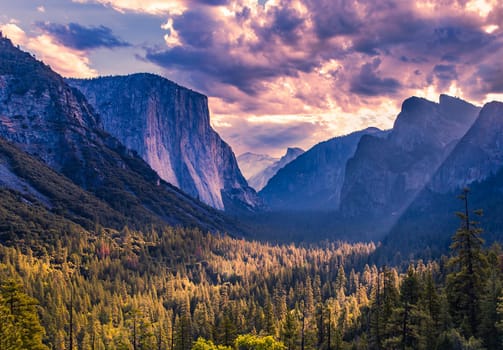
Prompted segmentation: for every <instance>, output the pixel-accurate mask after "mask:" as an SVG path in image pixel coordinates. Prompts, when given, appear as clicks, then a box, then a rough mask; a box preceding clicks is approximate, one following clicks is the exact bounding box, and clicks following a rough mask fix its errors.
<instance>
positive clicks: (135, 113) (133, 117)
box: [68, 74, 259, 211]
mask: <svg viewBox="0 0 503 350" xmlns="http://www.w3.org/2000/svg"><path fill="white" fill-rule="evenodd" d="M68 83H69V84H70V85H71V86H73V87H75V88H78V89H79V90H80V91H81V92H82V93H83V94H84V95H85V97H86V98H87V100H88V101H89V103H90V104H91V105H92V106H93V107H94V108H95V109H96V111H97V112H98V113H99V115H100V117H101V121H102V123H103V127H104V129H105V130H106V131H107V132H109V133H110V134H111V135H113V136H114V137H116V138H117V139H118V140H119V141H120V142H122V143H123V144H124V145H125V146H126V147H127V148H129V149H132V150H134V151H136V152H137V153H138V154H139V155H140V156H141V157H142V158H143V159H144V160H145V161H146V162H147V163H148V164H149V165H150V166H151V167H152V168H153V169H154V170H155V171H156V172H157V173H158V174H159V176H160V177H161V178H163V179H164V180H166V181H167V182H169V183H171V184H173V185H174V186H176V187H178V188H180V189H181V190H183V191H184V192H186V193H188V194H189V195H191V196H193V197H194V198H198V199H200V200H201V201H203V202H204V203H206V204H208V205H211V206H212V207H214V208H217V209H221V210H223V209H225V210H227V211H233V210H235V209H238V208H239V209H252V210H253V209H255V208H256V207H258V203H259V202H258V197H257V195H256V193H255V191H254V190H253V189H252V188H250V187H249V186H248V184H247V182H246V180H245V179H244V177H243V176H242V174H241V171H240V170H239V167H238V164H237V161H236V159H235V156H234V153H233V152H232V149H231V148H230V147H229V145H228V144H227V143H225V142H224V141H223V140H222V139H221V138H220V136H219V135H218V134H217V133H216V132H215V131H214V130H213V129H212V127H211V125H210V116H209V110H208V99H207V97H206V96H204V95H202V94H199V93H197V92H194V91H192V90H189V89H187V88H184V87H181V86H179V85H177V84H175V83H173V82H171V81H169V80H167V79H164V78H162V77H159V76H156V75H152V74H133V75H129V76H114V77H103V78H96V79H90V80H76V79H70V80H68Z"/></svg>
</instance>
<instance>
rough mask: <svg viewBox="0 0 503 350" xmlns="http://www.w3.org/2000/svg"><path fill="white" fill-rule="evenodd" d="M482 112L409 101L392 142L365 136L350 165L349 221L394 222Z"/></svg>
mask: <svg viewBox="0 0 503 350" xmlns="http://www.w3.org/2000/svg"><path fill="white" fill-rule="evenodd" d="M479 111H480V108H478V107H475V106H473V105H471V104H469V103H467V102H465V101H462V100H460V99H457V98H453V97H449V96H446V95H441V96H440V101H439V103H435V102H431V101H428V100H425V99H422V98H417V97H411V98H409V99H407V100H405V101H404V103H403V105H402V110H401V112H400V114H399V115H398V118H397V120H396V121H395V125H394V127H393V129H392V131H391V132H390V134H389V135H388V137H386V138H376V137H373V136H364V137H363V138H362V140H361V141H360V143H359V145H358V148H357V150H356V152H355V155H354V157H353V158H352V159H351V160H350V161H349V162H348V165H347V169H346V176H345V181H344V185H343V187H342V194H341V213H342V214H343V215H344V216H346V217H365V218H372V217H379V218H386V219H387V220H388V219H389V220H390V221H392V220H393V217H395V216H399V215H400V213H401V212H402V211H403V210H404V209H405V208H406V207H407V206H408V205H409V204H410V202H411V201H412V200H413V199H414V198H415V196H416V195H417V193H418V192H419V191H420V190H422V189H423V188H424V187H425V185H426V184H427V183H428V182H429V181H430V179H431V178H432V176H433V174H434V173H435V172H436V171H437V169H438V168H439V167H440V166H441V164H442V163H443V162H444V160H445V159H446V157H447V156H448V155H449V154H450V153H451V151H452V150H453V149H454V147H456V145H457V144H458V142H459V140H460V139H461V138H462V137H463V136H464V135H465V133H466V132H467V131H468V129H469V128H470V127H471V126H472V124H473V123H474V121H475V119H476V118H477V115H478V113H479Z"/></svg>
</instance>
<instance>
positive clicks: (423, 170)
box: [0, 37, 503, 261]
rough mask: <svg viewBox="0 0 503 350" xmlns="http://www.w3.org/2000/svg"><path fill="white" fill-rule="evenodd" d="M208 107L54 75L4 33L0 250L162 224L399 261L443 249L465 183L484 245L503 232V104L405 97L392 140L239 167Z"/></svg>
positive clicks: (168, 88)
mask: <svg viewBox="0 0 503 350" xmlns="http://www.w3.org/2000/svg"><path fill="white" fill-rule="evenodd" d="M207 103H208V101H207V98H206V97H205V96H204V95H201V94H199V93H197V92H194V91H191V90H189V89H187V88H184V87H181V86H179V85H177V84H175V83H173V82H171V81H169V80H167V79H165V78H162V77H159V76H155V75H151V74H133V75H129V76H117V77H103V78H96V79H89V80H78V79H63V78H62V77H61V76H59V75H58V74H57V73H55V72H54V71H52V70H51V69H50V67H48V66H46V65H45V64H44V63H42V62H40V61H37V60H36V59H35V58H34V57H33V56H32V55H30V54H29V53H26V52H23V51H21V50H20V49H18V48H16V47H14V46H13V45H12V43H11V42H10V40H8V39H6V38H3V37H2V38H0V192H1V195H2V196H1V200H0V219H1V223H2V224H1V225H0V240H2V241H7V240H11V241H12V240H15V239H18V238H19V237H24V235H25V234H27V233H28V232H30V231H36V232H37V234H40V235H46V234H47V235H50V232H53V231H54V230H53V229H56V226H57V228H58V229H61V227H65V225H76V226H80V227H83V228H90V227H98V226H104V227H110V228H122V227H123V226H125V225H129V226H133V227H147V226H148V225H163V224H171V225H182V226H197V227H200V228H202V229H204V230H209V231H213V232H215V231H225V232H229V233H232V234H236V235H247V236H248V237H255V238H261V239H266V240H273V241H275V240H277V241H291V240H304V241H319V240H322V239H327V238H328V239H347V240H353V241H355V240H381V241H382V245H380V247H379V248H378V249H377V253H376V254H377V256H381V257H387V258H389V257H390V256H396V259H397V261H399V260H400V259H403V258H404V256H405V257H409V256H412V255H414V254H416V255H417V256H421V257H432V256H438V255H439V254H441V253H442V252H444V251H446V249H447V247H448V243H449V241H450V236H451V235H452V234H453V233H454V231H455V229H456V226H457V225H458V222H457V221H456V217H455V215H454V212H456V211H457V210H459V209H460V207H461V204H460V203H459V201H458V200H457V198H456V197H457V195H458V194H459V193H460V191H461V190H462V189H463V188H464V187H465V186H468V187H470V188H471V192H470V194H469V196H470V198H469V199H470V200H469V203H470V208H471V209H475V208H482V209H484V211H485V212H486V215H485V216H484V217H483V218H481V219H480V220H481V225H482V226H483V227H485V228H486V230H487V231H488V233H487V235H486V237H487V240H488V241H489V242H491V241H494V240H497V239H501V237H503V219H502V218H501V217H500V215H499V213H500V212H501V211H502V210H503V136H502V135H503V103H500V102H491V103H487V104H486V105H484V106H482V107H478V106H475V105H473V104H470V103H468V102H466V101H463V100H461V99H459V98H455V97H451V96H447V95H441V96H440V98H439V101H438V102H432V101H428V100H426V99H424V98H419V97H411V98H408V99H406V100H405V101H404V102H403V104H402V108H401V111H400V113H399V114H398V116H397V118H396V121H395V123H394V125H393V128H392V129H391V130H386V131H382V130H379V129H376V128H368V129H365V130H361V131H356V132H353V133H351V134H349V135H346V136H340V137H335V138H333V139H330V140H327V141H325V142H322V143H319V144H318V145H315V146H314V147H312V148H311V149H309V150H307V151H306V152H303V150H301V149H298V148H289V149H288V150H287V152H286V154H285V156H283V157H282V158H281V159H274V158H272V157H268V156H264V155H255V154H253V153H247V154H244V155H242V156H240V157H239V159H238V160H236V158H235V156H234V153H233V152H232V149H231V148H230V146H229V145H227V144H226V143H225V142H224V141H223V140H222V139H221V138H220V137H219V136H218V134H217V133H216V132H215V131H214V130H213V129H212V128H211V126H210V122H209V118H210V116H209V111H208V104H207ZM238 162H239V166H241V167H242V169H243V172H244V173H245V175H246V177H247V178H248V180H249V182H250V185H251V186H250V185H248V183H247V181H246V179H245V177H244V176H243V175H242V172H241V170H240V169H239V166H238ZM252 187H255V188H256V189H257V190H260V192H259V194H258V195H257V193H256V191H255V190H254V189H253V188H252ZM231 217H232V218H231ZM238 221H239V222H238ZM34 228H35V229H34Z"/></svg>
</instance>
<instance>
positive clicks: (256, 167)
mask: <svg viewBox="0 0 503 350" xmlns="http://www.w3.org/2000/svg"><path fill="white" fill-rule="evenodd" d="M278 160H279V158H274V157H271V156H270V155H267V154H257V153H252V152H246V153H243V154H241V155H239V156H238V157H237V161H238V164H239V169H241V173H242V174H243V176H244V177H245V178H246V180H249V179H250V178H251V177H252V176H254V175H256V174H258V173H260V172H261V171H263V170H264V169H265V168H267V167H269V166H271V165H273V164H274V163H276V162H277V161H278ZM248 184H250V182H249V181H248Z"/></svg>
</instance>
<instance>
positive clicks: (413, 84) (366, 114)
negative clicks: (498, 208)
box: [0, 0, 503, 155]
mask: <svg viewBox="0 0 503 350" xmlns="http://www.w3.org/2000/svg"><path fill="white" fill-rule="evenodd" d="M52 1H53V2H54V3H52V2H50V3H47V4H44V11H45V12H40V11H36V9H35V8H34V6H35V5H33V4H31V5H30V8H31V10H32V11H33V12H36V15H35V14H33V15H32V17H33V18H31V19H29V20H28V19H24V20H25V21H27V22H30V23H35V24H36V23H39V25H38V27H37V26H36V25H35V27H34V28H33V27H32V30H31V31H30V30H28V29H27V31H26V33H25V36H26V39H25V40H38V39H37V38H39V39H40V38H42V37H44V38H46V39H47V40H49V41H50V42H51V43H52V45H57V46H58V49H59V48H61V50H63V52H68V53H72V54H74V55H75V56H76V62H80V63H81V67H88V68H89V67H90V63H91V62H92V63H93V67H96V68H95V69H97V70H98V71H99V73H100V74H110V73H111V72H114V73H115V72H117V71H118V70H119V69H120V67H124V70H125V71H124V73H129V72H132V71H134V70H138V69H143V68H139V67H147V69H148V70H151V68H149V67H155V70H157V71H160V72H161V73H162V74H163V75H165V76H167V77H168V78H169V79H172V80H174V81H176V82H178V83H180V84H182V85H185V86H188V87H190V88H193V89H196V90H199V91H201V92H203V93H205V94H207V95H208V96H209V97H210V108H211V110H212V113H213V116H212V119H213V124H214V125H215V127H216V128H217V130H218V131H219V132H220V133H221V134H222V135H223V136H224V138H225V139H226V140H228V141H229V142H230V143H231V145H232V146H233V147H234V148H235V149H236V150H237V151H238V153H239V152H242V151H245V150H254V148H257V147H261V148H262V151H265V152H267V150H265V149H264V148H267V149H268V150H269V152H271V153H274V154H276V155H278V154H281V153H283V152H284V150H283V149H280V148H284V147H286V146H301V147H303V148H308V147H309V146H311V145H312V144H314V143H316V142H319V141H321V140H323V139H326V138H330V137H332V136H336V135H340V134H345V133H348V132H350V131H352V130H355V129H360V128H364V127H367V126H371V125H373V126H378V127H381V128H387V127H390V126H391V125H392V122H393V118H394V117H396V115H397V114H398V109H399V108H400V105H401V102H402V101H403V100H404V99H406V98H407V97H409V96H411V95H416V96H421V97H426V98H429V99H437V98H438V95H439V94H440V93H448V94H454V95H457V96H459V97H461V98H465V99H468V100H470V101H472V102H474V103H478V104H481V103H483V102H484V101H486V100H488V99H493V98H498V97H499V94H503V65H502V63H501V57H502V56H503V3H501V1H498V0H426V1H415V2H414V1H402V0H383V1H373V0H357V1H345V0H173V1H162V0H144V1H138V0H73V2H71V3H68V2H64V1H62V0H52ZM55 3H57V4H58V7H57V9H58V10H57V9H56V7H55V6H51V5H54V4H55ZM69 4H71V6H72V7H71V8H72V10H73V9H74V7H75V6H80V7H79V9H81V11H82V12H81V13H83V14H84V15H83V16H82V18H79V19H78V23H79V24H75V23H70V24H68V25H61V24H54V23H66V22H75V21H77V20H76V19H75V18H67V17H64V16H67V14H68V13H72V11H67V10H65V8H66V7H67V6H70V5H69ZM11 6H17V5H11ZM61 7H62V10H61V11H60V12H59V16H60V17H58V18H51V16H52V13H54V12H55V11H59V8H61ZM0 10H3V12H6V10H5V6H3V7H2V5H0ZM87 11H89V12H87ZM25 12H26V11H25ZM25 12H21V11H19V9H18V12H17V14H18V16H20V14H21V13H25ZM26 13H28V12H26ZM79 13H80V12H79ZM99 13H101V15H98V14H99ZM105 13H106V16H104V14H105ZM112 13H113V15H112ZM61 16H63V18H62V17H61ZM139 18H141V20H140V19H139ZM0 20H3V21H4V23H5V18H3V19H2V17H1V15H0ZM21 20H23V18H21ZM23 23H24V22H23ZM40 23H44V24H40ZM131 23H135V24H134V25H131ZM150 23H155V25H156V27H155V28H149V29H148V31H145V32H141V31H140V29H142V28H146V27H147V24H149V25H150ZM25 28H26V27H25ZM40 33H42V35H41V34H40ZM30 38H31V39H30ZM119 38H120V39H119ZM128 43H130V45H131V46H128V47H124V46H125V45H127V44H128ZM103 47H109V48H110V47H112V48H117V50H93V49H94V48H103ZM39 50H40V49H39ZM119 51H120V52H119ZM84 52H86V53H87V54H84ZM104 52H105V53H104ZM126 53H127V54H129V55H130V56H127V57H126V55H125V54H126ZM37 54H38V52H37ZM46 54H48V53H46ZM99 55H101V56H99ZM52 59H53V63H50V64H51V65H52V66H54V68H56V69H57V70H58V69H59V67H58V66H56V63H55V58H52ZM135 60H136V61H135ZM106 62H113V67H111V65H110V64H108V65H107V64H106ZM121 62H124V63H121ZM126 62H127V63H126ZM135 63H136V64H135ZM82 64H83V65H82ZM121 64H123V65H121ZM61 65H62V67H63V68H62V70H64V69H67V68H64V67H65V62H61ZM89 69H90V68H89ZM83 70H85V69H84V68H83ZM88 73H89V72H88ZM502 96H503V95H502ZM289 143H290V144H289Z"/></svg>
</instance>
